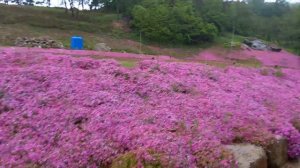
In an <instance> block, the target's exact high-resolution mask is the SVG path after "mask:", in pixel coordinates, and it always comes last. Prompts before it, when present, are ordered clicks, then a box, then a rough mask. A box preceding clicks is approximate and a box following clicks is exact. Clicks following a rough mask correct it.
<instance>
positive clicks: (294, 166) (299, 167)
mask: <svg viewBox="0 0 300 168" xmlns="http://www.w3.org/2000/svg"><path fill="white" fill-rule="evenodd" d="M282 168H300V159H298V160H293V161H290V162H288V163H286V164H285V165H284V166H282Z"/></svg>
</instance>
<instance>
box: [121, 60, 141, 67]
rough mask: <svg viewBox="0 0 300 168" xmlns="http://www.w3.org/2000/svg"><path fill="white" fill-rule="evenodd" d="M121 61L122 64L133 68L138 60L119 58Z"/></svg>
mask: <svg viewBox="0 0 300 168" xmlns="http://www.w3.org/2000/svg"><path fill="white" fill-rule="evenodd" d="M119 62H120V63H121V65H122V66H124V67H126V68H133V67H135V66H136V65H137V61H136V60H119Z"/></svg>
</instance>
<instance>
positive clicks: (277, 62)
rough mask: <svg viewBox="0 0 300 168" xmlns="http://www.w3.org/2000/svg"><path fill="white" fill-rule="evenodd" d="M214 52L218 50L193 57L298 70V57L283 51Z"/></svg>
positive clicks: (299, 58) (207, 51)
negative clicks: (253, 60)
mask: <svg viewBox="0 0 300 168" xmlns="http://www.w3.org/2000/svg"><path fill="white" fill-rule="evenodd" d="M216 50H218V49H208V50H204V51H203V52H201V53H199V54H198V55H197V56H195V57H194V59H196V60H208V61H221V62H228V60H251V59H256V60H257V61H259V62H261V64H262V65H264V66H281V67H285V68H294V69H299V68H300V57H299V56H297V55H294V54H292V53H289V52H287V51H284V50H283V51H281V52H272V51H257V50H252V49H249V50H247V49H245V50H234V51H232V52H227V51H221V53H218V52H216ZM219 52H220V51H219Z"/></svg>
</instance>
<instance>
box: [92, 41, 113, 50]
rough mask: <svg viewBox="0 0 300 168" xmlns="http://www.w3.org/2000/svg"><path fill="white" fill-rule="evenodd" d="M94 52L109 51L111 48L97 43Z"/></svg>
mask: <svg viewBox="0 0 300 168" xmlns="http://www.w3.org/2000/svg"><path fill="white" fill-rule="evenodd" d="M94 50H96V51H111V48H110V47H109V46H107V45H106V44H105V43H98V44H96V45H95V47H94Z"/></svg>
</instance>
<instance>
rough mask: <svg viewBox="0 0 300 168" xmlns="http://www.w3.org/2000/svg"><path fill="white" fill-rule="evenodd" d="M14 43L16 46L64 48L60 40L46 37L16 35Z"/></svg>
mask: <svg viewBox="0 0 300 168" xmlns="http://www.w3.org/2000/svg"><path fill="white" fill-rule="evenodd" d="M15 45H16V46H18V47H38V48H64V46H63V44H62V43H61V42H58V41H55V40H52V39H50V38H48V37H39V38H28V37H18V38H17V39H16V41H15Z"/></svg>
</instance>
